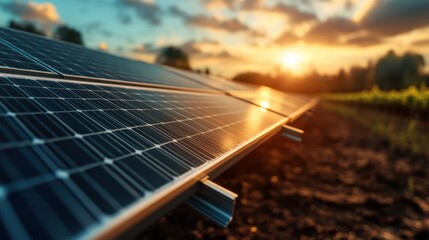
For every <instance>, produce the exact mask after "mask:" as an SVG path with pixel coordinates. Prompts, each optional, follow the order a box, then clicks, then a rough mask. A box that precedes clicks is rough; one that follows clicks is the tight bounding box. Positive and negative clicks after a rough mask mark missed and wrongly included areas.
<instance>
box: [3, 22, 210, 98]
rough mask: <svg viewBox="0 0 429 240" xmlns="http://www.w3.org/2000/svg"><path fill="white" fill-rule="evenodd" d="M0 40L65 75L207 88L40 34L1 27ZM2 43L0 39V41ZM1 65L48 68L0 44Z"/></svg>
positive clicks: (171, 74) (29, 68) (159, 70)
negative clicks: (0, 53)
mask: <svg viewBox="0 0 429 240" xmlns="http://www.w3.org/2000/svg"><path fill="white" fill-rule="evenodd" d="M0 39H1V40H3V41H5V42H7V43H8V44H10V45H12V46H13V47H14V48H16V49H19V50H20V51H23V52H25V53H26V54H28V55H30V56H31V57H33V58H34V59H37V60H38V61H40V62H42V63H43V64H45V65H46V66H49V67H50V68H51V69H52V70H53V71H50V72H51V73H52V72H54V73H55V72H56V73H59V74H61V75H64V76H66V77H67V76H74V77H90V78H100V79H110V80H125V81H131V82H138V83H146V84H159V85H164V86H170V87H171V86H175V87H183V88H196V89H206V90H207V89H210V88H209V87H207V86H205V85H203V84H199V83H197V82H195V81H192V80H189V79H187V78H185V77H181V76H179V75H177V74H173V73H171V72H170V71H168V70H166V69H165V68H164V67H161V66H156V65H150V64H147V63H144V62H141V61H135V60H131V59H127V58H123V57H118V56H114V55H111V54H108V53H104V52H101V51H95V50H91V49H88V48H84V47H81V46H78V45H74V44H70V43H65V42H60V41H54V40H50V39H47V38H44V37H41V36H37V35H33V34H27V33H23V32H19V31H15V30H11V29H5V28H0ZM0 42H1V41H0ZM0 51H2V52H3V51H4V52H5V54H4V55H2V56H3V57H0V66H5V67H14V68H21V69H27V70H40V71H45V72H46V71H47V70H46V68H43V67H41V66H40V65H38V64H37V63H35V62H33V61H30V60H29V59H28V58H26V57H24V56H22V55H20V54H17V53H16V52H15V51H13V50H11V49H8V48H7V47H6V46H5V45H1V44H0Z"/></svg>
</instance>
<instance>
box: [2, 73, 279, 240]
mask: <svg viewBox="0 0 429 240" xmlns="http://www.w3.org/2000/svg"><path fill="white" fill-rule="evenodd" d="M285 121H287V119H286V118H284V117H282V116H280V115H277V114H274V113H271V112H269V111H264V109H261V108H258V107H256V106H253V105H250V104H247V103H245V102H242V101H240V100H237V99H234V98H232V97H228V96H225V95H218V94H204V93H190V92H179V91H165V90H157V89H143V88H131V87H122V86H107V85H103V84H84V83H78V82H72V81H64V80H59V79H52V80H40V79H34V78H31V79H25V78H17V77H0V159H1V161H0V239H8V238H19V239H26V238H41V239H59V238H60V239H65V238H74V237H77V238H79V237H87V236H90V235H91V234H93V233H94V232H98V231H100V229H102V228H103V227H105V226H106V224H109V223H110V222H111V220H112V219H115V218H117V217H120V216H124V215H125V214H126V213H127V212H129V211H131V210H132V209H137V208H138V206H141V205H142V204H147V203H148V202H150V201H151V199H154V198H156V197H157V196H159V195H160V194H162V193H164V192H166V191H167V190H169V189H172V188H173V187H174V186H175V184H177V183H178V182H181V181H184V179H186V178H190V177H193V174H197V173H199V172H200V171H201V170H202V169H204V168H206V167H207V166H209V165H210V166H211V165H214V164H216V163H217V162H218V161H219V160H220V159H222V158H224V157H225V156H228V155H230V154H233V153H234V152H236V151H238V150H239V149H242V148H243V147H245V146H246V144H248V143H249V142H251V141H252V140H254V139H256V138H258V137H260V136H261V134H262V133H264V132H267V131H269V130H272V129H273V127H275V126H280V125H281V124H283V123H285Z"/></svg>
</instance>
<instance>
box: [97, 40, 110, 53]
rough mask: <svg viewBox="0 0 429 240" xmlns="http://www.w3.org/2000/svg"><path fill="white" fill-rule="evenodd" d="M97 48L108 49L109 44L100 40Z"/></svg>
mask: <svg viewBox="0 0 429 240" xmlns="http://www.w3.org/2000/svg"><path fill="white" fill-rule="evenodd" d="M98 49H100V50H101V51H107V50H108V49H109V45H107V43H105V42H100V44H98Z"/></svg>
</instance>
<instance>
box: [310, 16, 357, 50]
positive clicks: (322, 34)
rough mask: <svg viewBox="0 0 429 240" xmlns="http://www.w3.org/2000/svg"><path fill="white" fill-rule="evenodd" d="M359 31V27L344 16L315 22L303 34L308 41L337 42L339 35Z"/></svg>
mask: <svg viewBox="0 0 429 240" xmlns="http://www.w3.org/2000/svg"><path fill="white" fill-rule="evenodd" d="M357 31H359V27H358V26H357V25H356V24H355V23H354V22H352V21H351V20H349V19H346V18H330V19H328V20H326V21H323V22H319V23H317V24H316V25H315V26H314V27H312V28H311V29H310V30H309V31H308V32H307V33H306V34H305V36H304V40H305V41H306V42H310V43H322V44H338V42H339V40H340V37H341V36H342V35H345V34H349V33H354V32H357Z"/></svg>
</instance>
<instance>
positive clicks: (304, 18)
mask: <svg viewBox="0 0 429 240" xmlns="http://www.w3.org/2000/svg"><path fill="white" fill-rule="evenodd" d="M269 10H270V11H272V12H277V13H281V14H284V15H286V16H287V17H288V19H289V21H290V22H291V23H303V22H308V21H313V20H317V18H316V15H314V14H313V13H310V12H305V11H302V10H300V9H299V8H297V7H295V6H290V5H286V4H282V3H278V4H276V5H274V6H273V7H271V8H270V9H269Z"/></svg>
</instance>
